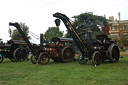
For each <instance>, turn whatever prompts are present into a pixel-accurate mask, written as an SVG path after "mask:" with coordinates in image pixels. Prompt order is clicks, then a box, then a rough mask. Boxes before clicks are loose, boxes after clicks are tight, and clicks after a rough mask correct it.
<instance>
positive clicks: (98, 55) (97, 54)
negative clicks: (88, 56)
mask: <svg viewBox="0 0 128 85" xmlns="http://www.w3.org/2000/svg"><path fill="white" fill-rule="evenodd" d="M101 62H102V56H101V53H100V52H99V51H95V52H94V53H93V54H92V63H93V65H94V66H97V65H100V64H101Z"/></svg>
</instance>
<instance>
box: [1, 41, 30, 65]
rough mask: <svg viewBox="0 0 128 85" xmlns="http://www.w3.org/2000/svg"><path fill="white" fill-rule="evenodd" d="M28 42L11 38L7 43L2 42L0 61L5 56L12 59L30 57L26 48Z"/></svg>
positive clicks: (22, 59) (18, 59)
mask: <svg viewBox="0 0 128 85" xmlns="http://www.w3.org/2000/svg"><path fill="white" fill-rule="evenodd" d="M24 45H26V43H25V42H24V41H19V40H9V41H8V42H7V43H2V42H1V43H0V63H1V62H2V61H3V59H4V58H9V59H10V60H11V61H13V62H14V61H24V60H25V59H27V57H28V51H27V49H26V48H24Z"/></svg>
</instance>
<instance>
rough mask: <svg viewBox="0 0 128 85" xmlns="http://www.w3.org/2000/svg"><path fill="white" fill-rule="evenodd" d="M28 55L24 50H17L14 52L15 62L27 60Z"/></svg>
mask: <svg viewBox="0 0 128 85" xmlns="http://www.w3.org/2000/svg"><path fill="white" fill-rule="evenodd" d="M27 56H28V53H27V51H26V50H25V49H24V48H18V49H16V50H15V51H14V58H15V60H16V61H24V60H25V59H27Z"/></svg>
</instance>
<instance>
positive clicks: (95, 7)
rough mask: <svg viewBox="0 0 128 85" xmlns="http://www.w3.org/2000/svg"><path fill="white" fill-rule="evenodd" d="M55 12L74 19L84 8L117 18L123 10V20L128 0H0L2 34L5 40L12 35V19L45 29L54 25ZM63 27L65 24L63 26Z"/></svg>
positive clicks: (127, 15)
mask: <svg viewBox="0 0 128 85" xmlns="http://www.w3.org/2000/svg"><path fill="white" fill-rule="evenodd" d="M56 12H61V13H63V14H66V15H67V16H68V17H69V18H70V19H71V20H73V19H72V16H74V15H79V14H80V13H84V12H93V14H95V15H102V16H104V14H106V18H108V17H109V16H114V18H117V19H118V12H120V13H121V20H128V0H0V38H2V39H3V41H4V42H6V41H7V40H9V39H10V37H9V33H8V28H9V27H8V23H9V22H24V23H26V25H27V26H28V27H29V30H30V31H32V32H34V33H35V34H37V35H39V34H40V33H44V32H45V31H46V30H47V29H48V27H53V26H55V24H54V19H55V18H54V17H53V15H52V14H54V13H56ZM60 30H62V31H65V30H66V28H64V27H63V26H62V28H60Z"/></svg>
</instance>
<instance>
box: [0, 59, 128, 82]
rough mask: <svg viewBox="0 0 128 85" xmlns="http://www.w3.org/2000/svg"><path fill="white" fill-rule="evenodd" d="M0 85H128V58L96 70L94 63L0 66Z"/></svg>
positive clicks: (28, 62) (8, 63)
mask: <svg viewBox="0 0 128 85" xmlns="http://www.w3.org/2000/svg"><path fill="white" fill-rule="evenodd" d="M0 85H128V57H124V58H120V60H119V62H117V63H109V62H105V63H102V64H101V65H99V66H97V67H94V66H93V65H92V61H88V62H87V65H80V64H79V63H78V61H74V62H71V63H55V62H53V61H52V60H51V61H50V63H49V64H48V65H34V64H32V63H31V62H30V61H24V62H11V61H10V60H8V59H4V61H3V62H2V63H0Z"/></svg>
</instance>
